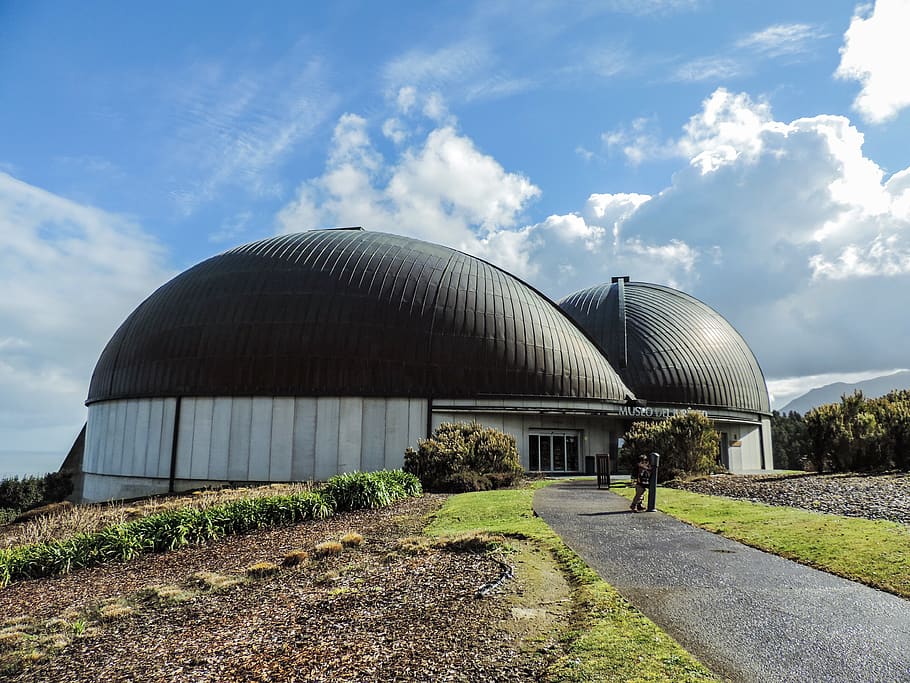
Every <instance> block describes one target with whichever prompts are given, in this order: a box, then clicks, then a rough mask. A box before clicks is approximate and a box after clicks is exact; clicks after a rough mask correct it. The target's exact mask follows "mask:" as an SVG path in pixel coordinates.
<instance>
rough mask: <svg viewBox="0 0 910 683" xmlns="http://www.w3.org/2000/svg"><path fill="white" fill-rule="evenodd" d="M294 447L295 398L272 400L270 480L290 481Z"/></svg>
mask: <svg viewBox="0 0 910 683" xmlns="http://www.w3.org/2000/svg"><path fill="white" fill-rule="evenodd" d="M293 449H294V399H293V398H276V399H273V402H272V445H271V449H270V450H269V453H270V458H269V481H290V480H291V462H292V460H293Z"/></svg>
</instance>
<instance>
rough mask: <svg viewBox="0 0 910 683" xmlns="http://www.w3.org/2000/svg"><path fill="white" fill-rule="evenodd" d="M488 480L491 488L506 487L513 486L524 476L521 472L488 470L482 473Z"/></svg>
mask: <svg viewBox="0 0 910 683" xmlns="http://www.w3.org/2000/svg"><path fill="white" fill-rule="evenodd" d="M484 476H485V477H486V478H487V479H489V480H490V484H491V488H494V489H507V488H511V487H512V486H515V484H517V483H518V482H519V481H521V479H522V477H523V476H524V473H523V472H488V473H487V474H485V475H484Z"/></svg>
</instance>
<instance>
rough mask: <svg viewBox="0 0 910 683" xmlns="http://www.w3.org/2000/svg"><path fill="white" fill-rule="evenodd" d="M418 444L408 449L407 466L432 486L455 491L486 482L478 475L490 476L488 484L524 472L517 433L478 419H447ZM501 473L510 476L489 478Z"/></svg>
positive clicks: (425, 485) (487, 480) (424, 483)
mask: <svg viewBox="0 0 910 683" xmlns="http://www.w3.org/2000/svg"><path fill="white" fill-rule="evenodd" d="M417 445H418V448H417V450H416V451H415V450H414V449H412V448H409V449H407V451H405V456H404V470H405V471H406V472H410V473H411V474H414V475H416V476H417V477H419V478H420V482H421V483H422V484H423V486H424V488H427V489H430V490H442V491H452V490H453V487H456V488H457V487H464V486H468V485H469V484H470V483H471V482H474V483H476V484H477V485H481V486H482V485H484V481H483V480H481V479H479V478H478V477H484V478H486V482H488V483H489V486H488V487H487V488H492V487H493V486H494V484H495V483H497V482H498V481H503V480H508V481H509V485H511V483H513V482H514V481H515V478H517V477H519V476H520V475H521V473H522V467H521V461H520V460H519V457H518V446H517V444H516V442H515V437H514V436H512V435H510V434H506V433H504V432H502V431H500V430H498V429H492V428H490V427H484V426H482V425H480V424H478V423H477V422H444V423H442V424H441V425H439V426H438V427H437V428H436V430H435V431H434V432H433V435H432V436H431V437H430V438H428V439H422V440H421V441H419V442H418V444H417ZM500 473H501V474H503V475H509V476H508V477H500V478H497V479H496V480H491V479H490V478H489V475H491V474H500ZM456 475H458V476H456ZM467 490H486V489H485V488H468V489H467Z"/></svg>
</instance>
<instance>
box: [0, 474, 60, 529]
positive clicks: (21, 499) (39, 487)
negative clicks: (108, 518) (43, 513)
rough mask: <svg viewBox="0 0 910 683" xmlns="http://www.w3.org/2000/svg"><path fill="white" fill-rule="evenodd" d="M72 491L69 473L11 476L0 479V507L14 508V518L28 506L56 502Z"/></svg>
mask: <svg viewBox="0 0 910 683" xmlns="http://www.w3.org/2000/svg"><path fill="white" fill-rule="evenodd" d="M72 492H73V481H72V479H71V478H70V475H69V474H64V473H62V472H52V473H50V474H46V475H44V476H43V477H34V476H27V477H22V478H19V477H12V478H10V479H2V480H0V508H4V509H9V510H15V511H16V514H15V515H13V517H14V518H15V517H16V516H18V514H19V513H21V512H23V511H24V510H28V509H29V508H33V507H38V506H39V505H47V504H49V503H58V502H60V501H61V500H63V499H64V498H66V497H67V496H68V495H70V494H71V493H72Z"/></svg>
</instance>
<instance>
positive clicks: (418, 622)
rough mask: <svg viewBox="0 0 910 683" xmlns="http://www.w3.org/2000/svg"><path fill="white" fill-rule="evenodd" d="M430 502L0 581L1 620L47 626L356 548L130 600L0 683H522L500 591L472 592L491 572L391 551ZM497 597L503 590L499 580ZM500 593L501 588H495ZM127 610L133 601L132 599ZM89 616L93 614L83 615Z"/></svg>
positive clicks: (450, 559) (527, 676)
mask: <svg viewBox="0 0 910 683" xmlns="http://www.w3.org/2000/svg"><path fill="white" fill-rule="evenodd" d="M442 499H443V498H442V497H441V496H431V495H428V496H424V497H423V498H420V499H414V500H409V501H405V502H402V503H400V504H398V505H395V506H393V507H391V508H387V509H384V510H378V511H369V512H357V513H350V514H344V515H339V516H337V517H335V518H332V519H329V520H324V521H320V522H309V523H306V524H301V525H297V526H294V527H287V528H281V529H274V530H268V531H263V532H260V533H256V534H249V535H245V536H239V537H233V538H227V539H222V540H220V541H217V542H215V543H212V544H209V545H206V546H202V547H194V548H187V549H183V550H180V551H177V552H173V553H164V554H158V555H149V556H145V557H142V558H139V559H137V560H135V561H132V562H129V563H121V564H111V565H106V566H103V567H98V568H94V569H90V570H82V571H78V572H75V573H73V574H70V575H66V576H62V577H56V578H51V579H42V580H37V581H27V582H22V583H16V584H11V585H10V586H7V587H6V588H3V589H0V614H2V615H4V616H5V617H6V616H9V617H16V616H20V615H21V616H28V617H29V618H30V619H31V620H33V621H34V622H46V621H47V620H50V619H52V618H59V617H61V616H63V617H64V618H65V619H68V620H72V619H73V618H74V615H75V614H76V613H77V612H79V611H81V612H82V613H83V614H86V613H91V614H96V615H97V606H98V605H99V604H101V603H102V602H104V601H105V600H112V599H115V598H118V597H119V598H122V597H124V596H133V597H135V595H137V592H138V591H140V589H142V588H144V587H147V586H149V585H154V584H173V585H183V586H186V585H188V583H187V581H188V578H189V577H191V576H192V575H193V574H194V573H196V572H199V571H209V572H218V573H219V574H222V575H239V574H240V573H242V571H243V569H244V568H245V567H247V566H249V565H251V564H253V563H255V562H259V561H271V562H275V563H279V564H280V563H281V560H282V558H283V557H284V555H286V554H287V553H288V552H290V551H292V550H295V549H298V548H312V547H313V546H314V544H315V543H319V542H321V541H325V540H338V539H339V538H341V536H342V535H344V534H345V533H346V532H348V531H357V532H359V533H360V534H362V535H363V536H364V538H365V540H364V543H363V544H362V545H361V546H360V547H358V548H347V549H345V550H344V551H343V552H342V553H340V554H338V555H334V556H330V557H327V558H324V559H311V560H309V561H308V562H306V563H305V564H304V565H301V566H299V567H286V568H282V569H281V570H280V571H279V572H278V573H276V574H274V575H271V576H268V577H264V578H260V579H255V580H252V581H247V582H244V583H240V584H237V585H234V586H232V587H229V588H226V589H224V590H221V591H217V592H209V591H197V592H195V593H193V594H192V597H191V598H190V599H188V600H186V601H184V602H179V603H169V602H166V601H164V602H145V603H142V602H140V603H136V602H135V601H133V602H132V604H133V605H134V609H133V611H130V612H128V613H127V614H125V615H122V616H119V617H117V618H111V619H108V620H100V619H98V618H95V620H94V621H92V622H91V624H90V627H89V628H88V629H87V630H86V632H85V633H84V634H82V635H80V636H78V637H69V638H68V639H64V641H63V642H61V643H58V646H57V647H58V649H56V650H49V651H48V654H46V655H45V656H43V657H41V658H39V659H38V660H37V661H35V662H32V663H28V664H27V665H25V667H24V668H23V669H21V670H19V671H18V672H13V671H8V672H7V673H6V674H5V676H6V678H5V679H4V680H11V681H47V682H52V681H68V682H72V683H81V682H83V681H85V682H92V683H96V682H97V681H104V682H105V683H108V682H111V683H112V682H114V681H527V680H535V679H537V678H538V677H539V675H540V674H541V673H542V668H543V667H544V664H545V663H544V662H543V660H542V658H541V657H540V656H539V655H538V654H536V653H534V652H531V651H527V650H525V649H524V648H522V646H521V644H520V643H519V642H517V640H516V638H515V637H514V635H513V634H511V633H510V632H509V631H508V630H507V629H504V628H503V627H502V624H503V623H504V622H505V620H506V619H507V618H508V616H509V612H510V605H509V602H508V600H506V599H503V598H502V596H496V595H492V596H489V597H487V598H476V597H475V592H476V590H477V589H478V588H479V587H480V586H481V585H483V584H485V583H487V582H488V581H491V580H492V579H495V578H496V577H497V576H498V575H499V573H500V571H501V569H500V566H499V565H498V564H497V563H496V562H495V561H494V560H493V559H492V558H490V557H489V556H488V555H483V554H474V553H465V552H454V551H451V550H443V549H437V548H429V549H427V550H424V551H422V552H418V553H413V554H412V553H407V552H403V551H401V550H400V549H399V548H398V546H397V544H396V541H397V539H399V538H401V537H405V536H409V535H412V534H417V533H419V531H420V529H421V528H422V527H423V525H424V523H425V518H426V515H427V514H429V513H430V512H431V511H432V510H434V509H436V508H437V507H438V506H439V505H440V503H441V501H442ZM504 590H505V591H509V590H515V589H514V588H506V589H504ZM500 592H502V591H500ZM137 604H138V607H137V606H136V605H137ZM93 609H94V610H95V611H94V612H92V610H93ZM3 676H4V674H0V678H3Z"/></svg>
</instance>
